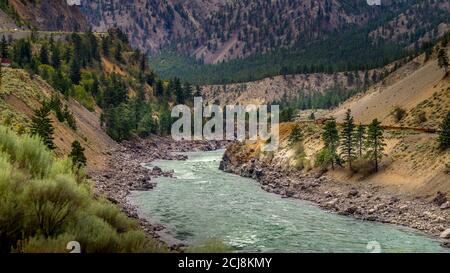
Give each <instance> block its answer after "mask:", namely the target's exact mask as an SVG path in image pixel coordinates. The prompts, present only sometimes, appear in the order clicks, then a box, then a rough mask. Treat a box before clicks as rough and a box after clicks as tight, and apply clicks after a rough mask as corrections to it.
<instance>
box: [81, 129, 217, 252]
mask: <svg viewBox="0 0 450 273" xmlns="http://www.w3.org/2000/svg"><path fill="white" fill-rule="evenodd" d="M224 147H225V142H220V141H217V142H216V141H179V142H176V141H174V140H172V139H170V138H167V137H159V136H152V137H150V138H148V139H136V140H133V141H125V142H123V143H121V144H120V145H119V146H118V147H117V148H114V149H111V150H110V151H108V152H107V156H108V158H109V160H108V167H107V168H106V169H104V170H96V171H91V172H90V173H89V175H90V177H91V178H92V180H93V181H95V193H96V194H97V195H98V196H104V197H106V198H107V199H108V200H109V201H111V202H112V203H114V204H116V205H118V206H119V207H120V208H121V209H122V211H123V212H124V213H125V214H127V215H128V216H129V217H131V218H134V219H136V220H137V221H138V222H139V225H140V227H141V229H142V230H143V231H145V232H146V233H147V234H148V235H149V236H151V237H153V238H155V239H157V240H158V241H160V242H161V244H165V245H167V246H168V248H169V249H171V250H179V249H181V248H183V247H185V245H184V244H183V243H182V242H180V241H178V240H176V239H175V238H171V237H167V236H164V237H162V236H161V232H160V231H162V230H163V229H164V227H163V226H162V225H159V224H154V223H150V222H149V221H148V220H146V219H143V218H140V217H139V215H138V213H137V210H136V207H135V206H134V205H133V204H130V203H129V201H128V199H127V197H128V196H129V195H130V193H131V192H132V191H149V190H152V189H153V188H154V187H155V186H156V183H155V182H154V179H155V178H156V177H161V176H164V177H172V175H173V173H172V172H167V171H163V170H161V169H160V168H158V167H154V168H151V169H150V168H146V167H144V166H143V164H144V163H150V162H152V161H154V160H158V159H162V160H186V156H183V155H179V154H176V153H180V152H188V151H212V150H217V149H220V148H224Z"/></svg>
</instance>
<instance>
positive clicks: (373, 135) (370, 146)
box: [366, 119, 386, 172]
mask: <svg viewBox="0 0 450 273" xmlns="http://www.w3.org/2000/svg"><path fill="white" fill-rule="evenodd" d="M383 133H384V130H383V128H382V127H381V123H380V122H379V121H378V120H377V119H374V120H373V121H372V123H371V124H370V125H369V127H368V129H367V141H366V147H367V154H368V156H369V158H370V159H371V160H372V161H373V163H374V167H375V171H376V172H378V169H379V164H380V160H381V158H382V157H383V151H384V146H386V144H385V143H384V136H383Z"/></svg>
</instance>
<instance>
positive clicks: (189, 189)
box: [130, 151, 448, 252]
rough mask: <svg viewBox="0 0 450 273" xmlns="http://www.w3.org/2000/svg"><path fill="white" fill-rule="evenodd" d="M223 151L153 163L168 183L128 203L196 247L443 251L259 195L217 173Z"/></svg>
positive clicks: (402, 232)
mask: <svg viewBox="0 0 450 273" xmlns="http://www.w3.org/2000/svg"><path fill="white" fill-rule="evenodd" d="M222 154H223V151H215V152H198V153H187V155H188V156H189V160H187V161H156V162H154V163H152V166H159V167H161V168H162V169H164V170H174V171H175V176H176V177H177V179H175V178H164V177H161V178H158V179H157V183H158V184H157V187H156V188H155V189H154V190H152V191H148V192H135V193H133V194H132V196H131V197H130V199H131V201H132V202H133V203H135V204H136V205H137V206H138V211H139V213H140V215H141V216H144V217H148V218H149V219H150V218H151V219H152V220H156V221H158V222H159V223H161V224H163V225H164V226H166V227H167V229H168V231H169V232H170V233H171V234H172V235H173V236H174V237H176V238H177V239H180V240H184V241H187V242H188V243H189V244H193V245H195V244H200V243H202V242H204V241H205V240H207V239H210V238H216V239H221V240H223V241H224V242H225V243H226V244H228V245H230V246H231V247H233V248H234V249H235V250H236V251H244V252H369V250H368V249H367V245H368V243H369V242H372V241H376V242H378V243H379V244H380V245H381V251H383V252H444V251H448V250H447V249H444V248H442V247H441V246H440V245H439V242H437V241H436V240H434V239H433V238H430V237H428V236H425V235H423V234H420V233H417V232H414V231H412V230H410V229H405V228H400V227H397V226H392V225H386V224H380V223H374V222H365V221H359V220H355V219H352V218H350V217H344V216H339V215H336V214H331V213H327V212H325V211H323V210H321V209H319V208H317V207H315V206H314V205H312V204H310V203H308V202H303V201H300V200H295V199H282V198H281V197H280V196H278V195H275V194H271V193H267V192H265V191H263V190H261V189H260V187H259V185H258V184H257V182H256V181H253V180H251V179H246V178H242V177H239V176H236V175H232V174H228V173H224V172H221V171H220V170H218V166H219V162H220V159H221V157H222Z"/></svg>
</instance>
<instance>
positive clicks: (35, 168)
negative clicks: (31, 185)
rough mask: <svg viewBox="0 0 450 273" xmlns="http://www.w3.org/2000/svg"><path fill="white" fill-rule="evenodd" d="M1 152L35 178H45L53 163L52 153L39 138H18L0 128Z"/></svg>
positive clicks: (6, 129) (5, 129) (9, 131)
mask: <svg viewBox="0 0 450 273" xmlns="http://www.w3.org/2000/svg"><path fill="white" fill-rule="evenodd" d="M0 151H3V152H6V153H7V154H9V155H10V157H11V160H13V161H14V162H15V163H16V164H18V165H19V168H24V169H27V170H28V171H29V172H30V174H31V175H32V176H33V177H44V176H45V175H46V174H47V173H48V171H49V168H50V166H51V163H52V161H53V158H52V154H51V152H50V151H49V150H48V149H47V148H46V147H45V146H44V145H43V144H42V142H41V140H40V139H39V138H38V137H31V136H28V135H25V136H22V137H20V138H19V137H17V135H16V134H15V133H14V132H12V131H11V130H10V129H8V128H6V127H3V126H1V127H0Z"/></svg>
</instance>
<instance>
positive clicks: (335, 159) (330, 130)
mask: <svg viewBox="0 0 450 273" xmlns="http://www.w3.org/2000/svg"><path fill="white" fill-rule="evenodd" d="M322 140H323V142H324V143H325V149H327V150H328V151H329V153H330V154H331V158H332V160H331V166H332V168H333V170H334V165H335V163H337V164H340V158H339V156H338V154H337V148H338V145H339V132H338V129H337V125H336V120H331V121H328V122H327V123H325V126H324V128H323V133H322Z"/></svg>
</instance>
